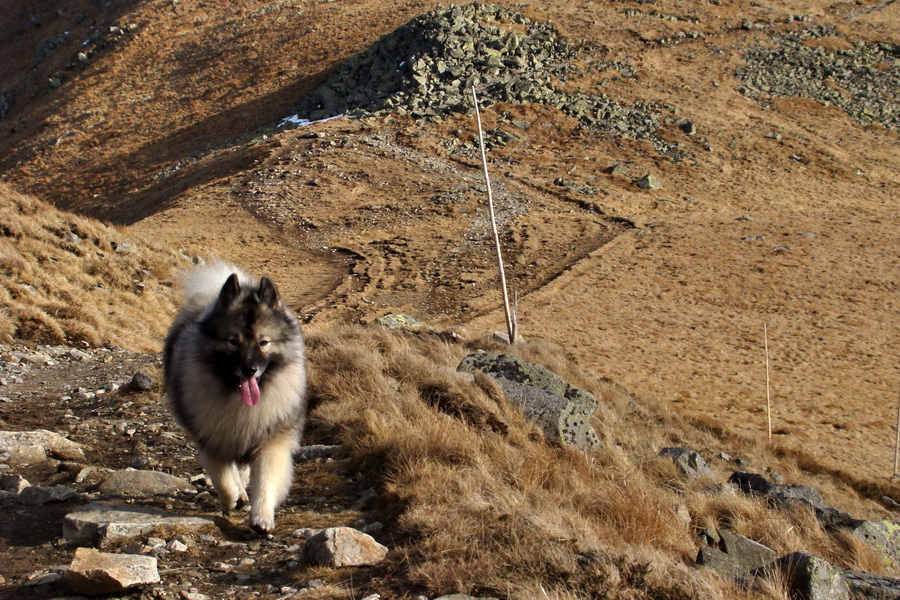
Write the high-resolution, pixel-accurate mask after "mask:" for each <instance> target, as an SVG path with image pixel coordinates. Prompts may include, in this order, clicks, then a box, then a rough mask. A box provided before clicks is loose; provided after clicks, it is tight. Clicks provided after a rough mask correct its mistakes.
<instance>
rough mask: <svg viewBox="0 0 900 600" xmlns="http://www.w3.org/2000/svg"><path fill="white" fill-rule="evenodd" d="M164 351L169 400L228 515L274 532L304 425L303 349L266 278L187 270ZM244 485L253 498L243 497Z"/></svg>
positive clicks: (226, 268) (219, 268)
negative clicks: (238, 512)
mask: <svg viewBox="0 0 900 600" xmlns="http://www.w3.org/2000/svg"><path fill="white" fill-rule="evenodd" d="M184 288H185V289H184V292H185V294H184V295H185V304H184V306H183V308H182V309H181V310H180V311H179V313H178V315H177V316H176V318H175V322H174V323H173V325H172V328H171V329H170V331H169V334H168V337H167V338H166V343H165V348H164V350H163V369H164V372H165V380H166V396H167V397H168V400H169V404H170V406H171V408H172V412H173V414H174V415H175V418H176V419H177V420H178V422H179V423H180V424H181V425H182V426H183V427H184V428H185V429H186V430H187V431H188V432H189V433H190V435H191V437H193V439H194V442H195V443H196V445H197V448H198V451H199V458H200V464H201V465H202V466H203V469H204V470H205V471H206V473H207V475H209V478H210V479H211V480H212V483H213V485H214V486H215V488H216V491H217V492H218V494H219V499H220V501H221V503H222V506H223V507H224V509H225V510H226V511H229V510H232V509H234V508H236V507H238V506H241V505H244V504H247V502H248V501H249V502H250V525H251V526H252V527H254V528H256V529H258V530H261V531H263V532H270V531H272V530H273V529H274V528H275V509H276V508H277V507H278V506H279V505H280V504H281V502H283V501H284V499H285V497H286V496H287V494H288V491H289V490H290V487H291V482H292V480H293V471H294V464H293V453H294V451H295V450H296V449H297V447H298V446H299V444H300V437H301V435H302V433H303V426H304V423H305V420H306V408H307V402H306V361H305V345H304V342H303V336H302V335H301V333H300V326H299V324H298V323H297V319H296V317H294V315H293V314H292V313H291V311H290V310H289V309H288V308H287V307H286V306H285V305H284V303H283V302H282V300H281V298H280V296H279V294H278V291H277V290H276V289H275V285H274V284H273V283H272V281H271V280H270V279H269V278H268V277H262V278H260V279H256V278H254V277H250V276H248V275H247V274H245V273H243V272H242V271H240V270H239V269H237V268H235V267H234V266H232V265H228V264H224V263H217V264H213V265H211V266H207V267H203V268H200V269H196V270H194V271H192V272H191V273H190V274H189V275H188V277H187V279H186V281H185V286H184ZM248 483H249V488H250V496H249V498H248V496H247V486H248Z"/></svg>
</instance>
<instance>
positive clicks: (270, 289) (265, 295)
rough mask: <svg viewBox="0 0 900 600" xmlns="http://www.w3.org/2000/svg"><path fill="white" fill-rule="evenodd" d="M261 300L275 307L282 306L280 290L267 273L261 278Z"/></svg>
mask: <svg viewBox="0 0 900 600" xmlns="http://www.w3.org/2000/svg"><path fill="white" fill-rule="evenodd" d="M259 301H260V302H261V303H262V304H265V305H266V306H268V307H270V308H274V309H278V308H280V307H281V298H280V297H279V296H278V290H277V289H275V284H274V283H272V280H271V279H269V278H268V277H266V276H265V275H264V276H263V277H262V279H260V280H259Z"/></svg>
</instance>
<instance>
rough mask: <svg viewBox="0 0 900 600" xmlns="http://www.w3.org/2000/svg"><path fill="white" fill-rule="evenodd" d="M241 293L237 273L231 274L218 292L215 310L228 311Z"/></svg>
mask: <svg viewBox="0 0 900 600" xmlns="http://www.w3.org/2000/svg"><path fill="white" fill-rule="evenodd" d="M240 293H241V282H240V281H238V276H237V273H232V274H231V276H230V277H229V278H228V280H227V281H226V282H225V285H223V286H222V291H221V292H219V300H218V302H216V310H220V311H221V310H228V308H229V307H230V306H231V305H232V304H233V303H234V301H235V300H237V297H238V295H239V294H240Z"/></svg>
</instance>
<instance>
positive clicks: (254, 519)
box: [250, 513, 275, 533]
mask: <svg viewBox="0 0 900 600" xmlns="http://www.w3.org/2000/svg"><path fill="white" fill-rule="evenodd" d="M250 526H251V527H252V528H253V529H255V530H257V531H259V532H261V533H272V532H273V531H275V515H274V514H268V515H265V514H253V513H251V515H250Z"/></svg>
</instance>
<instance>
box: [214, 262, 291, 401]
mask: <svg viewBox="0 0 900 600" xmlns="http://www.w3.org/2000/svg"><path fill="white" fill-rule="evenodd" d="M200 328H201V331H202V332H203V334H204V335H205V336H206V337H207V338H208V341H209V344H210V345H209V346H208V348H209V349H210V359H211V360H210V365H211V366H212V368H213V370H214V371H215V372H216V374H217V375H218V376H219V377H220V378H221V379H222V381H223V382H225V383H226V385H228V386H229V387H231V386H234V387H235V388H237V389H240V391H241V398H242V399H243V401H244V403H245V404H246V405H248V406H254V405H255V404H256V403H257V402H259V399H260V385H263V386H264V385H265V381H266V374H267V373H271V371H272V370H273V369H275V368H277V367H278V366H279V365H280V364H282V363H283V362H285V361H286V360H287V356H286V354H287V353H288V352H289V351H290V346H291V345H292V344H293V343H295V340H296V339H297V336H299V327H298V325H297V322H296V320H295V319H294V318H293V316H292V315H291V314H290V311H288V310H287V308H286V307H285V306H284V303H283V302H282V300H281V297H280V296H279V294H278V290H277V289H276V288H275V284H274V283H272V280H271V279H269V278H268V277H263V278H262V279H260V280H259V283H258V284H255V285H252V284H251V285H248V284H246V283H243V284H242V283H241V281H240V279H239V278H238V276H237V274H232V275H231V276H230V277H229V278H228V280H227V281H226V282H225V284H224V285H223V286H222V290H221V291H220V292H219V297H218V299H217V300H216V303H215V306H214V307H213V309H212V311H211V312H209V313H208V315H207V316H206V317H205V318H204V319H203V320H202V321H201V323H200Z"/></svg>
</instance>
